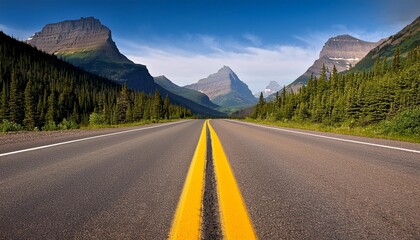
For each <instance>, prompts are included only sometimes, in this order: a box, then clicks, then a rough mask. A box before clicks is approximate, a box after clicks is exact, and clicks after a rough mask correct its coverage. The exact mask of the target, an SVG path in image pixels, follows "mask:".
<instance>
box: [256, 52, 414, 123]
mask: <svg viewBox="0 0 420 240" xmlns="http://www.w3.org/2000/svg"><path fill="white" fill-rule="evenodd" d="M326 72H327V71H326V68H325V66H323V67H322V72H321V75H320V76H319V77H318V78H317V77H313V76H312V77H311V78H310V80H309V81H308V83H307V85H306V86H303V87H302V88H301V89H300V90H299V91H297V92H293V91H287V89H286V88H285V87H284V88H283V90H282V91H280V93H279V92H278V93H277V94H276V97H275V99H274V101H271V102H266V101H265V99H264V98H263V96H260V99H259V102H258V104H257V105H256V106H255V108H254V112H253V114H252V117H253V118H257V119H268V120H274V121H279V120H280V121H310V122H314V123H322V124H325V125H332V126H339V125H342V124H348V125H349V126H366V125H369V124H374V123H378V122H380V121H382V120H386V119H392V118H393V117H394V116H396V114H398V113H400V112H402V111H404V110H407V109H414V108H417V109H418V107H419V106H420V47H417V48H415V49H413V50H411V51H410V52H408V53H406V54H405V57H404V59H402V58H401V56H400V52H399V49H398V48H397V50H396V51H395V53H394V56H393V58H392V59H387V58H386V57H384V58H380V57H377V59H376V61H375V64H374V66H373V68H372V69H371V70H369V71H364V72H350V73H344V74H338V73H337V69H336V68H335V66H334V68H333V70H332V71H331V74H330V75H329V76H327V74H326ZM417 121H418V119H417Z"/></svg>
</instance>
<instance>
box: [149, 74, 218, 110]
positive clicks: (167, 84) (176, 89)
mask: <svg viewBox="0 0 420 240" xmlns="http://www.w3.org/2000/svg"><path fill="white" fill-rule="evenodd" d="M154 79H155V82H156V83H157V84H159V85H160V86H161V87H163V88H164V89H166V90H168V91H169V92H172V93H174V94H177V95H179V96H182V97H184V98H186V99H189V100H191V101H193V102H196V103H198V104H200V105H203V106H206V107H209V108H213V109H215V108H218V107H219V106H217V105H216V104H214V103H212V102H211V101H210V99H209V97H208V96H207V95H206V94H204V93H201V92H198V91H195V90H192V89H189V88H185V87H180V86H178V85H176V84H174V83H173V82H171V81H170V80H169V79H167V78H166V77H165V76H159V77H155V78H154Z"/></svg>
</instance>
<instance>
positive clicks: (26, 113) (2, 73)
mask: <svg viewBox="0 0 420 240" xmlns="http://www.w3.org/2000/svg"><path fill="white" fill-rule="evenodd" d="M124 90H125V91H124ZM0 93H1V94H0V95H1V97H0V122H3V120H7V121H12V122H14V123H17V124H22V125H23V126H25V128H26V129H27V130H33V129H34V128H35V127H37V128H38V129H41V128H43V129H47V130H54V129H56V128H57V125H56V124H57V123H60V122H61V126H60V129H67V128H74V127H76V125H77V124H79V123H81V124H84V125H87V124H88V123H90V122H91V120H90V119H89V116H90V115H91V114H92V113H93V112H94V110H96V113H97V114H100V115H101V117H100V121H101V124H108V123H111V124H119V123H126V122H133V121H141V120H146V119H147V120H148V119H150V117H153V118H154V119H160V118H179V117H187V116H188V117H189V116H191V111H190V110H188V109H185V108H184V107H180V106H175V105H171V104H164V102H163V101H162V100H161V99H159V101H157V98H156V97H151V96H146V95H145V94H144V93H143V92H134V91H128V90H127V88H126V87H121V85H119V84H117V83H116V82H115V81H111V80H109V79H107V78H103V77H100V76H97V75H94V74H92V73H89V72H87V71H84V70H82V69H80V68H78V67H75V66H73V65H71V64H70V63H67V62H64V61H62V60H61V59H58V58H57V57H55V56H52V55H50V54H46V53H44V52H41V51H39V50H37V49H36V48H34V47H32V46H30V45H28V44H25V43H22V42H20V41H17V40H15V39H13V38H11V37H9V36H7V35H5V34H4V33H3V32H0ZM123 93H124V94H123ZM117 98H118V99H125V101H117ZM152 103H153V104H155V106H156V105H157V104H159V105H160V107H161V109H163V110H164V111H159V112H158V111H156V109H160V108H154V109H152V108H151V107H150V106H151V104H152ZM128 109H130V110H131V111H128ZM130 112H131V113H132V114H129V113H130ZM64 119H65V120H64Z"/></svg>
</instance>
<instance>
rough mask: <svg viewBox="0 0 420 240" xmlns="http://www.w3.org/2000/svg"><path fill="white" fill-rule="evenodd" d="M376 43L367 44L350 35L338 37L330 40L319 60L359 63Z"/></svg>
mask: <svg viewBox="0 0 420 240" xmlns="http://www.w3.org/2000/svg"><path fill="white" fill-rule="evenodd" d="M377 45H378V43H376V42H366V41H362V40H360V39H357V38H355V37H352V36H350V35H347V34H346V35H338V36H335V37H332V38H330V39H328V41H327V42H326V43H325V45H324V47H323V48H322V50H321V52H320V53H319V58H323V57H326V58H343V59H351V60H355V61H358V60H360V59H362V58H363V57H364V56H365V55H366V54H367V53H368V52H369V51H370V50H371V49H372V48H374V47H376V46H377Z"/></svg>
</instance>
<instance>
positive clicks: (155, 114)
mask: <svg viewBox="0 0 420 240" xmlns="http://www.w3.org/2000/svg"><path fill="white" fill-rule="evenodd" d="M162 112H163V101H162V98H161V97H160V92H159V91H158V90H156V92H155V97H154V98H153V104H152V116H151V117H152V118H153V119H161V118H162Z"/></svg>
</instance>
